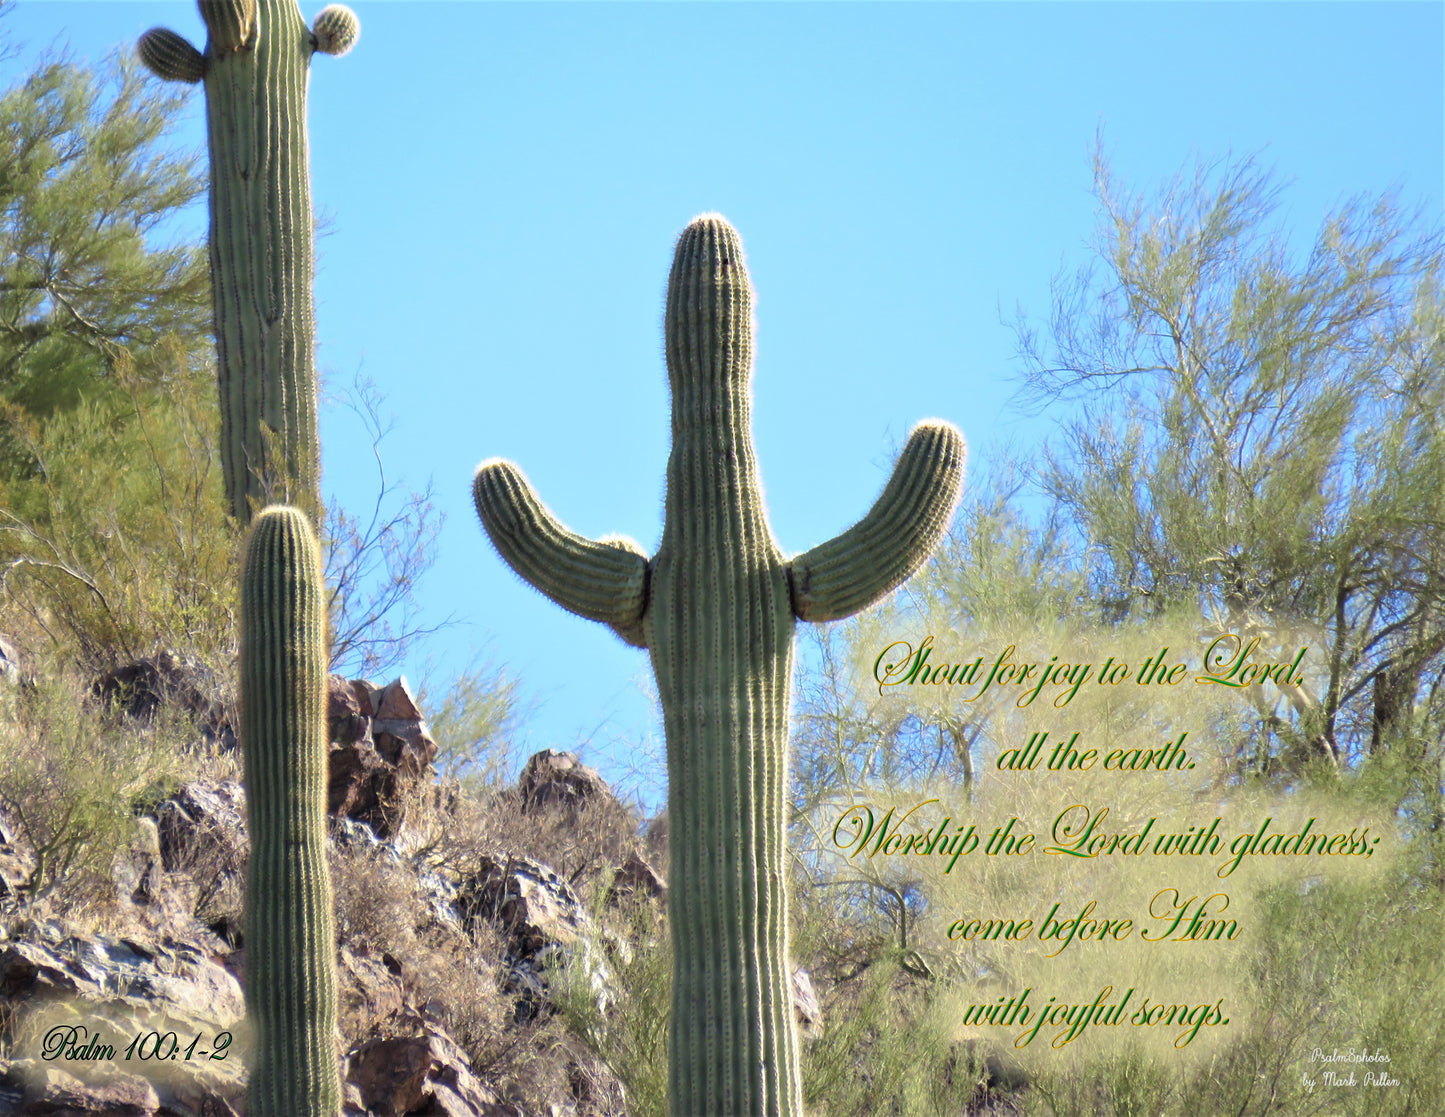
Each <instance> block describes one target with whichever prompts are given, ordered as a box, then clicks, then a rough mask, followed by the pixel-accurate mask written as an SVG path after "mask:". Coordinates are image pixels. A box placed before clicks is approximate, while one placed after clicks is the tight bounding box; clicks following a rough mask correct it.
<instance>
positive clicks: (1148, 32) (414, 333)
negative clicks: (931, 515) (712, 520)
mask: <svg viewBox="0 0 1445 1117" xmlns="http://www.w3.org/2000/svg"><path fill="white" fill-rule="evenodd" d="M320 6H321V5H320V4H308V5H306V6H305V7H304V9H303V11H304V12H305V14H306V16H307V18H308V19H309V18H310V17H312V16H314V14H315V12H316V10H319V8H320ZM354 7H355V9H356V10H357V12H358V14H359V15H360V17H361V24H362V35H361V40H360V42H359V44H358V46H357V47H356V49H355V50H354V51H353V52H352V53H351V54H349V55H347V56H346V57H344V58H340V59H332V58H326V57H321V56H318V57H317V58H316V60H315V62H314V64H313V67H312V80H311V100H310V119H311V143H312V148H311V151H312V163H313V196H314V200H315V203H316V205H317V208H318V210H319V211H321V212H322V213H324V214H327V215H329V216H330V217H331V218H332V219H333V229H332V232H331V234H330V235H329V236H328V237H327V238H326V239H325V240H323V241H322V242H321V257H320V267H319V272H318V278H317V300H318V318H319V323H320V336H319V343H320V350H319V357H320V362H321V365H322V367H323V369H324V370H325V372H326V373H327V374H328V376H329V377H330V379H331V380H332V381H333V382H334V383H336V384H338V385H343V386H344V385H346V384H349V383H350V381H351V379H352V377H353V375H354V374H356V373H357V372H360V373H362V374H364V375H365V376H367V377H369V378H370V379H372V380H373V381H374V382H375V383H376V385H377V386H378V388H379V389H380V390H381V392H382V393H383V394H384V396H385V401H386V402H385V410H386V412H387V414H389V416H391V417H392V418H393V419H394V420H395V424H396V428H395V432H394V433H393V435H392V436H391V437H390V439H389V440H388V441H387V442H386V443H385V444H384V446H383V452H384V454H385V457H386V460H387V466H388V469H389V471H390V473H391V474H392V475H393V476H394V477H399V478H401V479H402V480H403V481H404V482H405V483H407V484H409V485H410V486H411V487H420V486H422V485H424V484H425V482H426V481H427V479H428V478H431V479H432V480H434V482H435V484H436V489H437V505H438V507H439V509H440V510H441V511H442V512H444V513H445V515H446V517H447V523H446V528H445V530H444V532H443V535H442V537H441V552H440V556H439V558H438V561H437V563H436V565H435V566H434V567H433V569H432V570H431V572H430V575H429V576H428V578H427V580H426V582H425V584H424V585H423V586H422V589H421V597H422V600H423V603H424V605H425V607H426V609H427V615H428V617H430V618H431V619H432V620H437V619H440V618H441V617H443V616H445V615H447V614H448V613H454V614H456V616H457V617H458V618H459V619H460V620H461V621H463V622H464V623H463V624H462V625H460V626H458V627H456V628H453V629H451V630H449V631H447V632H445V633H442V634H440V635H438V636H436V637H434V638H432V640H431V641H430V642H429V643H428V644H427V646H426V647H425V648H423V649H420V650H419V651H418V652H417V654H416V655H415V656H413V657H412V660H413V661H412V662H410V663H408V665H407V667H406V670H407V671H408V672H409V673H410V674H411V675H412V677H413V678H415V677H417V676H419V675H421V674H422V673H423V671H422V664H423V662H424V661H425V659H426V658H427V657H431V659H432V660H433V661H434V672H435V677H436V678H437V680H439V681H440V680H441V679H443V678H444V677H445V676H446V675H448V674H449V673H452V672H454V671H456V670H459V669H460V668H462V667H464V666H466V664H467V663H468V661H469V660H470V659H471V657H472V655H473V654H474V653H481V654H484V655H488V656H490V657H491V658H493V659H497V660H500V661H503V662H505V663H506V664H507V665H509V667H510V668H511V669H512V670H513V671H514V672H516V673H517V674H518V675H520V676H521V677H522V679H523V681H524V690H525V693H526V695H527V696H528V697H529V698H531V699H532V700H534V701H535V702H537V703H538V708H537V712H536V714H535V716H534V717H533V718H531V720H530V722H529V724H528V725H527V726H526V728H525V730H524V741H523V744H524V749H525V750H526V751H530V750H532V749H535V748H541V747H544V746H548V745H551V746H555V747H561V748H568V747H574V746H576V745H577V743H578V742H579V741H582V740H590V741H591V744H590V745H589V747H588V748H587V749H586V750H585V755H587V756H588V758H589V759H590V760H591V762H592V763H594V764H597V765H598V766H599V767H601V768H602V769H603V771H604V774H606V775H608V776H610V777H612V778H614V779H617V780H619V781H622V782H626V778H625V772H626V770H627V768H628V766H629V762H632V761H634V760H635V758H636V754H634V753H633V752H631V750H630V749H629V747H628V743H629V742H635V741H638V740H640V739H641V738H642V737H643V736H644V735H646V734H647V733H649V732H655V726H654V725H653V722H652V715H651V709H650V705H649V701H648V699H647V698H646V697H645V691H644V681H645V680H646V678H647V676H648V665H647V658H646V654H645V653H644V652H640V651H636V650H634V649H630V648H628V647H626V646H624V645H623V644H622V643H621V642H620V641H618V640H617V639H616V638H615V637H613V636H612V635H611V634H610V633H609V632H608V631H607V630H605V629H603V628H602V627H601V626H598V625H594V624H591V623H590V622H587V621H583V620H579V619H577V618H574V617H571V616H569V615H567V614H565V613H563V612H562V611H561V610H559V609H558V608H557V607H556V606H554V605H552V604H551V603H550V602H548V601H546V600H545V599H543V598H542V597H541V596H540V595H539V594H537V593H535V592H534V591H532V590H531V589H530V588H529V587H527V586H525V585H524V584H523V583H521V582H520V581H519V580H518V579H517V578H516V577H515V576H514V575H512V574H511V572H510V571H509V570H508V569H507V568H506V567H505V566H504V565H503V564H502V562H501V561H500V559H498V558H497V557H496V555H495V553H494V552H493V551H492V550H491V547H490V545H489V544H488V543H487V541H486V539H485V537H484V536H483V534H482V532H481V530H480V528H479V527H478V526H477V523H476V518H475V514H474V513H473V511H472V508H471V503H470V494H469V486H470V480H471V474H472V470H473V468H474V467H475V465H476V464H477V462H479V461H480V460H482V459H483V458H486V457H490V456H492V455H503V456H506V457H510V458H512V459H513V460H515V461H517V462H518V463H519V464H520V465H521V466H522V467H523V469H524V470H525V471H526V472H527V474H528V475H529V476H530V478H531V479H532V481H533V483H534V484H535V485H536V487H537V489H538V491H539V492H540V494H541V496H542V498H543V499H544V500H545V501H547V502H548V503H549V504H550V506H551V507H552V509H553V511H554V512H555V513H556V514H557V515H558V516H559V517H560V518H561V519H562V520H563V521H564V522H566V523H567V524H568V525H569V526H571V527H572V528H574V529H575V530H577V531H580V532H583V533H585V534H588V535H592V536H594V537H595V536H598V535H602V534H605V533H608V532H624V533H626V534H629V535H631V536H633V537H634V538H636V539H638V540H639V541H640V542H641V543H642V544H643V545H644V546H646V547H647V548H648V549H649V550H650V549H652V548H654V547H655V546H656V544H657V541H658V539H659V537H660V535H661V529H662V486H663V469H664V465H665V462H666V457H667V451H668V399H667V387H666V377H665V372H664V369H663V363H662V332H661V312H662V299H663V292H664V288H665V284H666V279H667V271H668V266H669V263H670V259H671V250H672V242H673V238H674V237H675V236H676V234H677V232H678V231H679V230H680V229H681V228H682V227H683V226H684V225H685V224H686V223H687V221H688V220H689V219H690V218H691V217H693V216H694V215H695V214H697V213H700V212H703V211H706V210H717V211H720V212H722V213H723V214H725V215H726V216H727V217H728V218H729V219H730V220H731V221H732V222H733V223H734V224H735V225H736V226H737V228H738V229H739V231H740V232H741V234H742V237H743V241H744V244H745V246H746V249H747V252H748V261H749V266H750V269H751V272H752V277H753V282H754V285H755V287H756V289H757V316H758V327H759V328H758V345H757V352H758V360H757V378H756V381H755V392H754V401H755V404H754V421H755V429H754V434H755V438H756V443H757V449H758V455H759V461H760V464H761V469H762V473H763V479H764V482H765V484H766V487H767V495H768V504H769V512H770V518H771V522H772V525H773V530H774V533H775V534H776V536H777V538H778V540H779V542H780V544H781V546H782V547H783V548H784V549H785V550H786V551H790V552H796V551H801V550H803V549H805V548H807V547H810V546H812V545H814V544H816V543H818V542H821V541H822V540H824V539H826V538H828V537H830V536H832V535H834V534H836V533H837V532H839V531H841V530H842V529H844V528H846V527H847V526H848V525H849V524H850V523H852V522H853V520H855V519H856V518H857V517H858V516H860V515H861V514H862V513H863V512H864V511H865V510H866V509H867V507H868V505H869V504H870V503H871V501H872V500H873V498H874V497H875V495H876V494H877V492H878V490H879V489H880V488H881V486H882V484H883V481H884V479H885V476H886V470H887V468H888V463H889V461H890V454H891V452H892V451H893V450H895V449H896V448H897V446H898V445H900V444H901V442H902V440H903V439H904V437H905V436H906V434H907V431H908V429H909V428H910V426H911V425H912V424H913V423H914V422H915V421H916V420H918V419H920V418H924V417H928V416H941V417H944V418H948V419H951V420H953V421H955V422H957V423H958V424H959V425H960V426H961V427H962V428H963V430H964V433H965V435H966V436H967V438H968V439H969V444H970V450H971V463H970V466H971V469H972V470H974V471H977V470H979V469H980V468H981V467H983V466H984V465H985V464H986V463H987V461H988V460H990V458H991V457H992V456H993V455H994V454H996V453H997V451H998V450H999V449H1000V448H1002V447H1005V446H1011V447H1012V448H1013V450H1014V452H1016V453H1018V454H1021V455H1023V456H1029V455H1031V454H1033V453H1034V452H1035V450H1036V448H1037V446H1038V445H1039V444H1040V442H1041V440H1042V439H1043V438H1044V437H1046V436H1047V435H1048V433H1049V431H1050V429H1051V427H1052V423H1053V422H1054V421H1055V420H1056V419H1057V418H1058V416H1057V415H1054V414H1046V415H1045V416H1044V417H1042V418H1041V419H1032V420H1031V419H1025V418H1023V417H1022V416H1020V415H1018V414H1017V413H1015V412H1013V411H1011V410H1009V408H1008V406H1007V403H1008V400H1009V397H1010V396H1011V395H1012V393H1013V392H1014V390H1015V389H1016V387H1017V382H1016V381H1015V379H1014V377H1015V375H1016V372H1017V365H1016V362H1015V361H1014V338H1013V335H1012V333H1011V331H1010V330H1009V329H1008V327H1007V326H1006V325H1004V324H1003V323H1002V322H1001V315H1002V316H1003V317H1008V316H1010V315H1011V314H1012V312H1013V310H1014V309H1015V307H1016V306H1017V307H1022V308H1024V309H1025V310H1027V311H1029V312H1031V314H1032V315H1033V316H1034V317H1035V318H1040V319H1041V318H1044V317H1045V316H1046V315H1047V311H1048V297H1049V280H1050V278H1051V276H1052V275H1053V274H1054V273H1055V272H1057V271H1058V270H1060V268H1063V267H1068V268H1070V269H1072V268H1073V267H1074V266H1075V265H1077V264H1078V263H1080V262H1082V261H1083V259H1084V258H1085V256H1086V252H1087V249H1086V245H1087V243H1088V241H1089V238H1090V236H1091V234H1092V230H1093V226H1094V220H1095V211H1094V207H1093V203H1092V200H1091V198H1090V195H1089V186H1090V173H1089V152H1090V149H1091V146H1092V144H1093V142H1094V137H1095V134H1096V132H1097V131H1099V130H1100V129H1102V133H1103V136H1104V140H1105V146H1106V149H1107V151H1108V152H1109V153H1110V155H1111V158H1112V163H1113V166H1114V169H1115V171H1116V173H1117V174H1118V176H1119V178H1120V179H1121V180H1122V181H1124V182H1126V183H1127V184H1129V185H1130V186H1131V187H1133V188H1136V189H1140V190H1152V189H1153V188H1154V187H1155V186H1156V185H1157V184H1158V183H1159V182H1160V181H1161V180H1163V179H1164V178H1166V177H1167V176H1169V175H1171V174H1172V173H1174V172H1175V171H1177V170H1178V169H1179V168H1180V167H1181V166H1182V165H1183V164H1184V163H1185V162H1186V161H1187V160H1189V159H1190V158H1192V157H1193V156H1195V155H1203V156H1205V157H1215V156H1226V155H1229V154H1230V153H1233V154H1235V155H1244V154H1249V153H1257V154H1258V155H1259V156H1260V158H1261V161H1262V162H1263V163H1265V164H1266V165H1268V166H1271V167H1273V168H1275V169H1276V170H1277V171H1278V172H1279V173H1280V174H1281V175H1282V176H1283V177H1284V178H1285V179H1287V180H1289V181H1290V182H1292V184H1293V185H1292V186H1291V187H1290V189H1289V190H1288V192H1287V193H1286V195H1285V205H1284V209H1283V211H1282V214H1281V216H1282V218H1283V219H1284V220H1285V221H1286V222H1287V223H1288V225H1289V226H1290V227H1291V228H1293V229H1295V230H1296V231H1297V232H1298V233H1299V235H1301V236H1304V237H1307V236H1309V235H1311V234H1312V233H1313V231H1314V229H1315V228H1316V227H1317V225H1318V224H1319V222H1320V220H1321V218H1322V217H1323V216H1324V215H1325V214H1326V213H1327V212H1328V211H1329V210H1330V209H1331V208H1333V207H1335V206H1337V205H1338V204H1339V203H1340V202H1341V201H1342V200H1343V199H1345V198H1347V197H1349V196H1351V195H1354V194H1358V193H1362V192H1363V193H1378V192H1380V191H1383V190H1385V189H1388V188H1390V187H1392V186H1394V187H1400V188H1401V189H1402V191H1403V193H1404V196H1405V197H1406V199H1407V200H1410V201H1413V202H1417V203H1419V204H1422V205H1424V206H1426V207H1427V208H1428V209H1429V210H1430V211H1431V212H1432V213H1434V214H1439V213H1440V211H1441V202H1442V191H1445V152H1442V145H1445V112H1442V104H1445V72H1442V57H1445V16H1442V12H1445V8H1442V6H1441V5H1439V4H1434V3H1406V4H1393V3H1362V4H1354V3H1326V4H1314V3H1281V4H1263V3H1209V4H1192V3H1126V4H1099V3H1008V4H988V3H956V4H955V3H931V4H901V3H899V4H862V3H856V4H854V3H850V4H824V3H818V4H805V3H790V4H772V3H746V4H745V3H738V4H702V3H697V4H691V3H676V4H667V3H651V4H612V3H589V4H563V3H530V4H526V3H447V4H429V3H400V2H390V3H367V2H364V0H363V2H359V3H357V4H355V5H354ZM8 24H9V27H10V30H11V33H12V35H13V36H14V37H15V38H17V39H19V40H20V41H22V42H24V43H25V44H26V50H25V52H24V53H23V55H22V56H21V58H20V59H19V62H20V63H24V62H27V61H28V60H30V59H32V58H34V57H35V55H36V53H37V51H38V50H39V49H41V48H42V47H44V46H47V45H49V44H51V43H53V42H68V43H69V45H70V47H71V49H72V51H73V52H74V54H75V55H76V56H77V57H80V58H88V59H98V58H100V57H101V56H103V55H104V54H105V53H106V51H107V50H109V49H110V48H112V47H114V46H116V45H119V44H122V43H133V42H134V40H135V38H136V36H137V35H138V34H139V33H140V32H141V31H143V30H145V29H146V28H147V27H150V26H153V25H156V24H164V25H168V26H170V27H172V28H174V29H176V30H179V31H182V32H184V33H186V34H187V35H189V36H191V37H192V38H193V41H196V42H197V43H198V44H199V43H201V42H202V41H203V40H204V34H203V32H202V29H201V23H200V18H199V16H198V15H197V14H196V10H195V7H194V5H193V4H190V3H179V2H150V3H128V2H127V3H103V4H96V3H71V2H59V0H21V2H20V3H19V4H18V6H17V7H16V9H15V10H14V11H13V12H12V14H11V16H10V17H9V20H8ZM11 65H12V69H13V71H14V73H15V74H16V75H18V73H19V71H20V66H18V65H14V64H11ZM199 108H200V106H199V102H197V104H196V105H195V106H193V112H192V118H191V124H190V126H189V129H188V132H187V137H188V139H190V140H193V141H194V142H195V143H196V144H197V145H199V144H200V143H202V141H203V134H202V131H201V126H200V123H199ZM197 221H198V228H199V227H200V226H201V223H202V221H201V216H200V215H199V214H198V215H197ZM322 445H323V453H324V466H325V470H326V477H325V487H326V490H327V493H328V494H329V495H330V497H331V498H332V499H339V500H340V501H341V502H342V503H343V504H344V505H345V506H347V507H349V508H351V509H353V510H355V511H357V512H361V511H363V510H365V509H367V508H369V506H370V501H371V500H372V498H373V496H374V491H375V490H374V476H375V474H374V466H373V464H372V461H371V457H370V448H369V445H367V444H366V441H365V439H364V438H363V437H362V432H361V430H360V428H359V426H358V425H357V424H356V422H355V421H354V420H353V419H352V418H351V417H350V416H349V415H348V414H347V413H346V412H344V411H341V410H331V411H327V412H326V413H325V414H323V418H322ZM524 755H525V752H524ZM655 787H656V785H655V784H654V785H653V788H652V789H651V790H650V791H649V797H655Z"/></svg>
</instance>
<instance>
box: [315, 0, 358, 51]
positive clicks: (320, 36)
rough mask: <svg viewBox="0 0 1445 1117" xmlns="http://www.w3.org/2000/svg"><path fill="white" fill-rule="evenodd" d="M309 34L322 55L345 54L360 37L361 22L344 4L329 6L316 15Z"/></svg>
mask: <svg viewBox="0 0 1445 1117" xmlns="http://www.w3.org/2000/svg"><path fill="white" fill-rule="evenodd" d="M311 34H312V36H313V37H314V38H315V40H316V49H317V50H319V51H320V52H321V53H322V54H336V55H340V54H345V53H346V52H347V51H349V50H350V49H351V48H352V47H354V46H355V45H356V40H357V39H359V38H360V37H361V20H359V19H357V18H356V13H355V12H353V11H352V10H351V9H350V8H348V7H347V6H346V5H345V4H330V5H328V6H327V7H325V8H322V9H321V12H320V14H318V15H317V17H316V22H315V23H313V24H312V25H311Z"/></svg>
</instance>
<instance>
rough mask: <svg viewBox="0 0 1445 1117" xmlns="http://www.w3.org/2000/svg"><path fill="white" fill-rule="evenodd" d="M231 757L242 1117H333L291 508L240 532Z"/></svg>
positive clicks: (309, 654) (304, 599)
mask: <svg viewBox="0 0 1445 1117" xmlns="http://www.w3.org/2000/svg"><path fill="white" fill-rule="evenodd" d="M241 611H242V612H241V617H242V628H241V750H242V756H243V758H244V761H245V780H246V818H247V827H248V830H249V833H250V838H251V859H250V865H249V868H248V870H247V874H246V1011H247V1015H248V1017H249V1020H250V1024H251V1028H252V1034H253V1037H254V1042H255V1047H254V1050H253V1054H252V1061H251V1066H250V1080H249V1084H248V1090H249V1093H248V1108H247V1112H249V1113H250V1114H251V1117H335V1115H336V1114H337V1113H338V1112H340V1109H341V1085H340V1075H339V1072H338V1069H337V1051H336V931H335V924H334V918H333V915H332V899H331V876H330V871H329V869H328V867H327V863H326V766H327V740H326V736H327V735H326V585H325V581H324V579H323V577H322V571H321V548H320V547H319V546H318V544H317V542H316V537H315V535H314V534H313V533H312V531H311V526H310V524H309V523H308V522H307V519H306V516H305V515H304V514H303V513H302V512H301V511H300V509H297V508H292V507H286V506H273V507H270V508H267V509H266V510H265V511H263V512H262V513H260V515H258V516H257V517H256V519H255V521H254V523H253V524H252V525H251V532H250V537H249V539H248V541H247V545H246V556H245V563H244V566H243V569H242V574H241Z"/></svg>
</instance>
